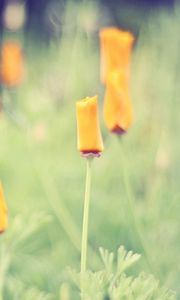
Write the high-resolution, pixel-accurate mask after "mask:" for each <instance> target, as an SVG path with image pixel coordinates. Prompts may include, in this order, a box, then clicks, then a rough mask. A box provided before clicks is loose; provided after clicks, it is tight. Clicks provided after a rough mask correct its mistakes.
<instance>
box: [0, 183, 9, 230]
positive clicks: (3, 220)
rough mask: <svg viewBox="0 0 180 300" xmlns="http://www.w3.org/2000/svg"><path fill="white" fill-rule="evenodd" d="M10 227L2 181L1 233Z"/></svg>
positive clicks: (0, 197)
mask: <svg viewBox="0 0 180 300" xmlns="http://www.w3.org/2000/svg"><path fill="white" fill-rule="evenodd" d="M7 227H8V218H7V207H6V203H5V199H4V192H3V188H2V184H1V183H0V233H3V232H4V231H5V230H6V229H7Z"/></svg>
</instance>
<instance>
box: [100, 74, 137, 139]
mask: <svg viewBox="0 0 180 300" xmlns="http://www.w3.org/2000/svg"><path fill="white" fill-rule="evenodd" d="M104 120H105V123H106V126H107V128H108V129H109V130H110V131H112V132H114V133H117V134H123V133H125V132H126V131H127V130H128V128H129V127H130V126H131V124H132V120H133V114H132V106H131V102H130V98H129V92H128V84H127V80H126V78H125V76H124V73H120V72H118V71H114V72H112V73H111V74H109V77H108V79H107V85H106V91H105V97H104Z"/></svg>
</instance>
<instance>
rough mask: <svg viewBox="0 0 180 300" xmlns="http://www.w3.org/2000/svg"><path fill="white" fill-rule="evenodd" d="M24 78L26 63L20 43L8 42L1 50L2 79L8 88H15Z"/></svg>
mask: <svg viewBox="0 0 180 300" xmlns="http://www.w3.org/2000/svg"><path fill="white" fill-rule="evenodd" d="M23 78H24V62H23V55H22V49H21V47H20V45H19V43H17V42H14V41H12V42H11V41H9V42H6V43H5V44H4V45H3V46H2V50H1V63H0V79H1V81H2V83H3V84H5V85H6V86H7V87H15V86H17V85H19V84H20V83H21V81H22V80H23Z"/></svg>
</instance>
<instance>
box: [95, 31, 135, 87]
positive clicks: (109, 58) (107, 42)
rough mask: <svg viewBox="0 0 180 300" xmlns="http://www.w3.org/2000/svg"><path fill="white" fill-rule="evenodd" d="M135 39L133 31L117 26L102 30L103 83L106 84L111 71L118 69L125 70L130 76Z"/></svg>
mask: <svg viewBox="0 0 180 300" xmlns="http://www.w3.org/2000/svg"><path fill="white" fill-rule="evenodd" d="M133 41H134V37H133V35H132V33H130V32H127V31H123V30H120V29H118V28H115V27H107V28H103V29H102V30H101V31H100V46H101V47H100V50H101V81H102V83H104V84H105V83H106V80H107V77H108V75H109V73H111V72H112V71H113V70H117V69H118V70H121V71H124V73H125V74H126V76H127V78H128V76H129V64H130V56H131V50H132V45H133Z"/></svg>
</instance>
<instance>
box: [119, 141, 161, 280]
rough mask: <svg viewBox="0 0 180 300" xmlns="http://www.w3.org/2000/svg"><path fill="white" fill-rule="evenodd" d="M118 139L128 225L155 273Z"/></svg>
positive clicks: (121, 146) (122, 150)
mask: <svg viewBox="0 0 180 300" xmlns="http://www.w3.org/2000/svg"><path fill="white" fill-rule="evenodd" d="M119 141H120V151H121V167H122V172H123V180H124V186H125V190H126V193H127V206H128V213H129V219H130V223H131V224H130V225H131V228H133V230H134V232H135V234H136V240H137V241H138V242H139V245H140V247H141V249H142V250H143V252H144V256H145V259H146V263H147V266H148V268H149V269H150V270H151V272H153V273H154V274H156V273H157V270H156V269H155V267H154V265H153V264H152V261H151V259H150V255H149V253H148V251H147V248H146V247H145V244H144V241H143V238H142V236H141V230H140V228H139V223H138V220H137V216H136V213H135V203H134V199H133V194H132V190H131V184H130V179H129V176H128V175H129V174H128V172H127V162H126V157H125V153H124V149H123V142H122V139H121V140H119Z"/></svg>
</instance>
